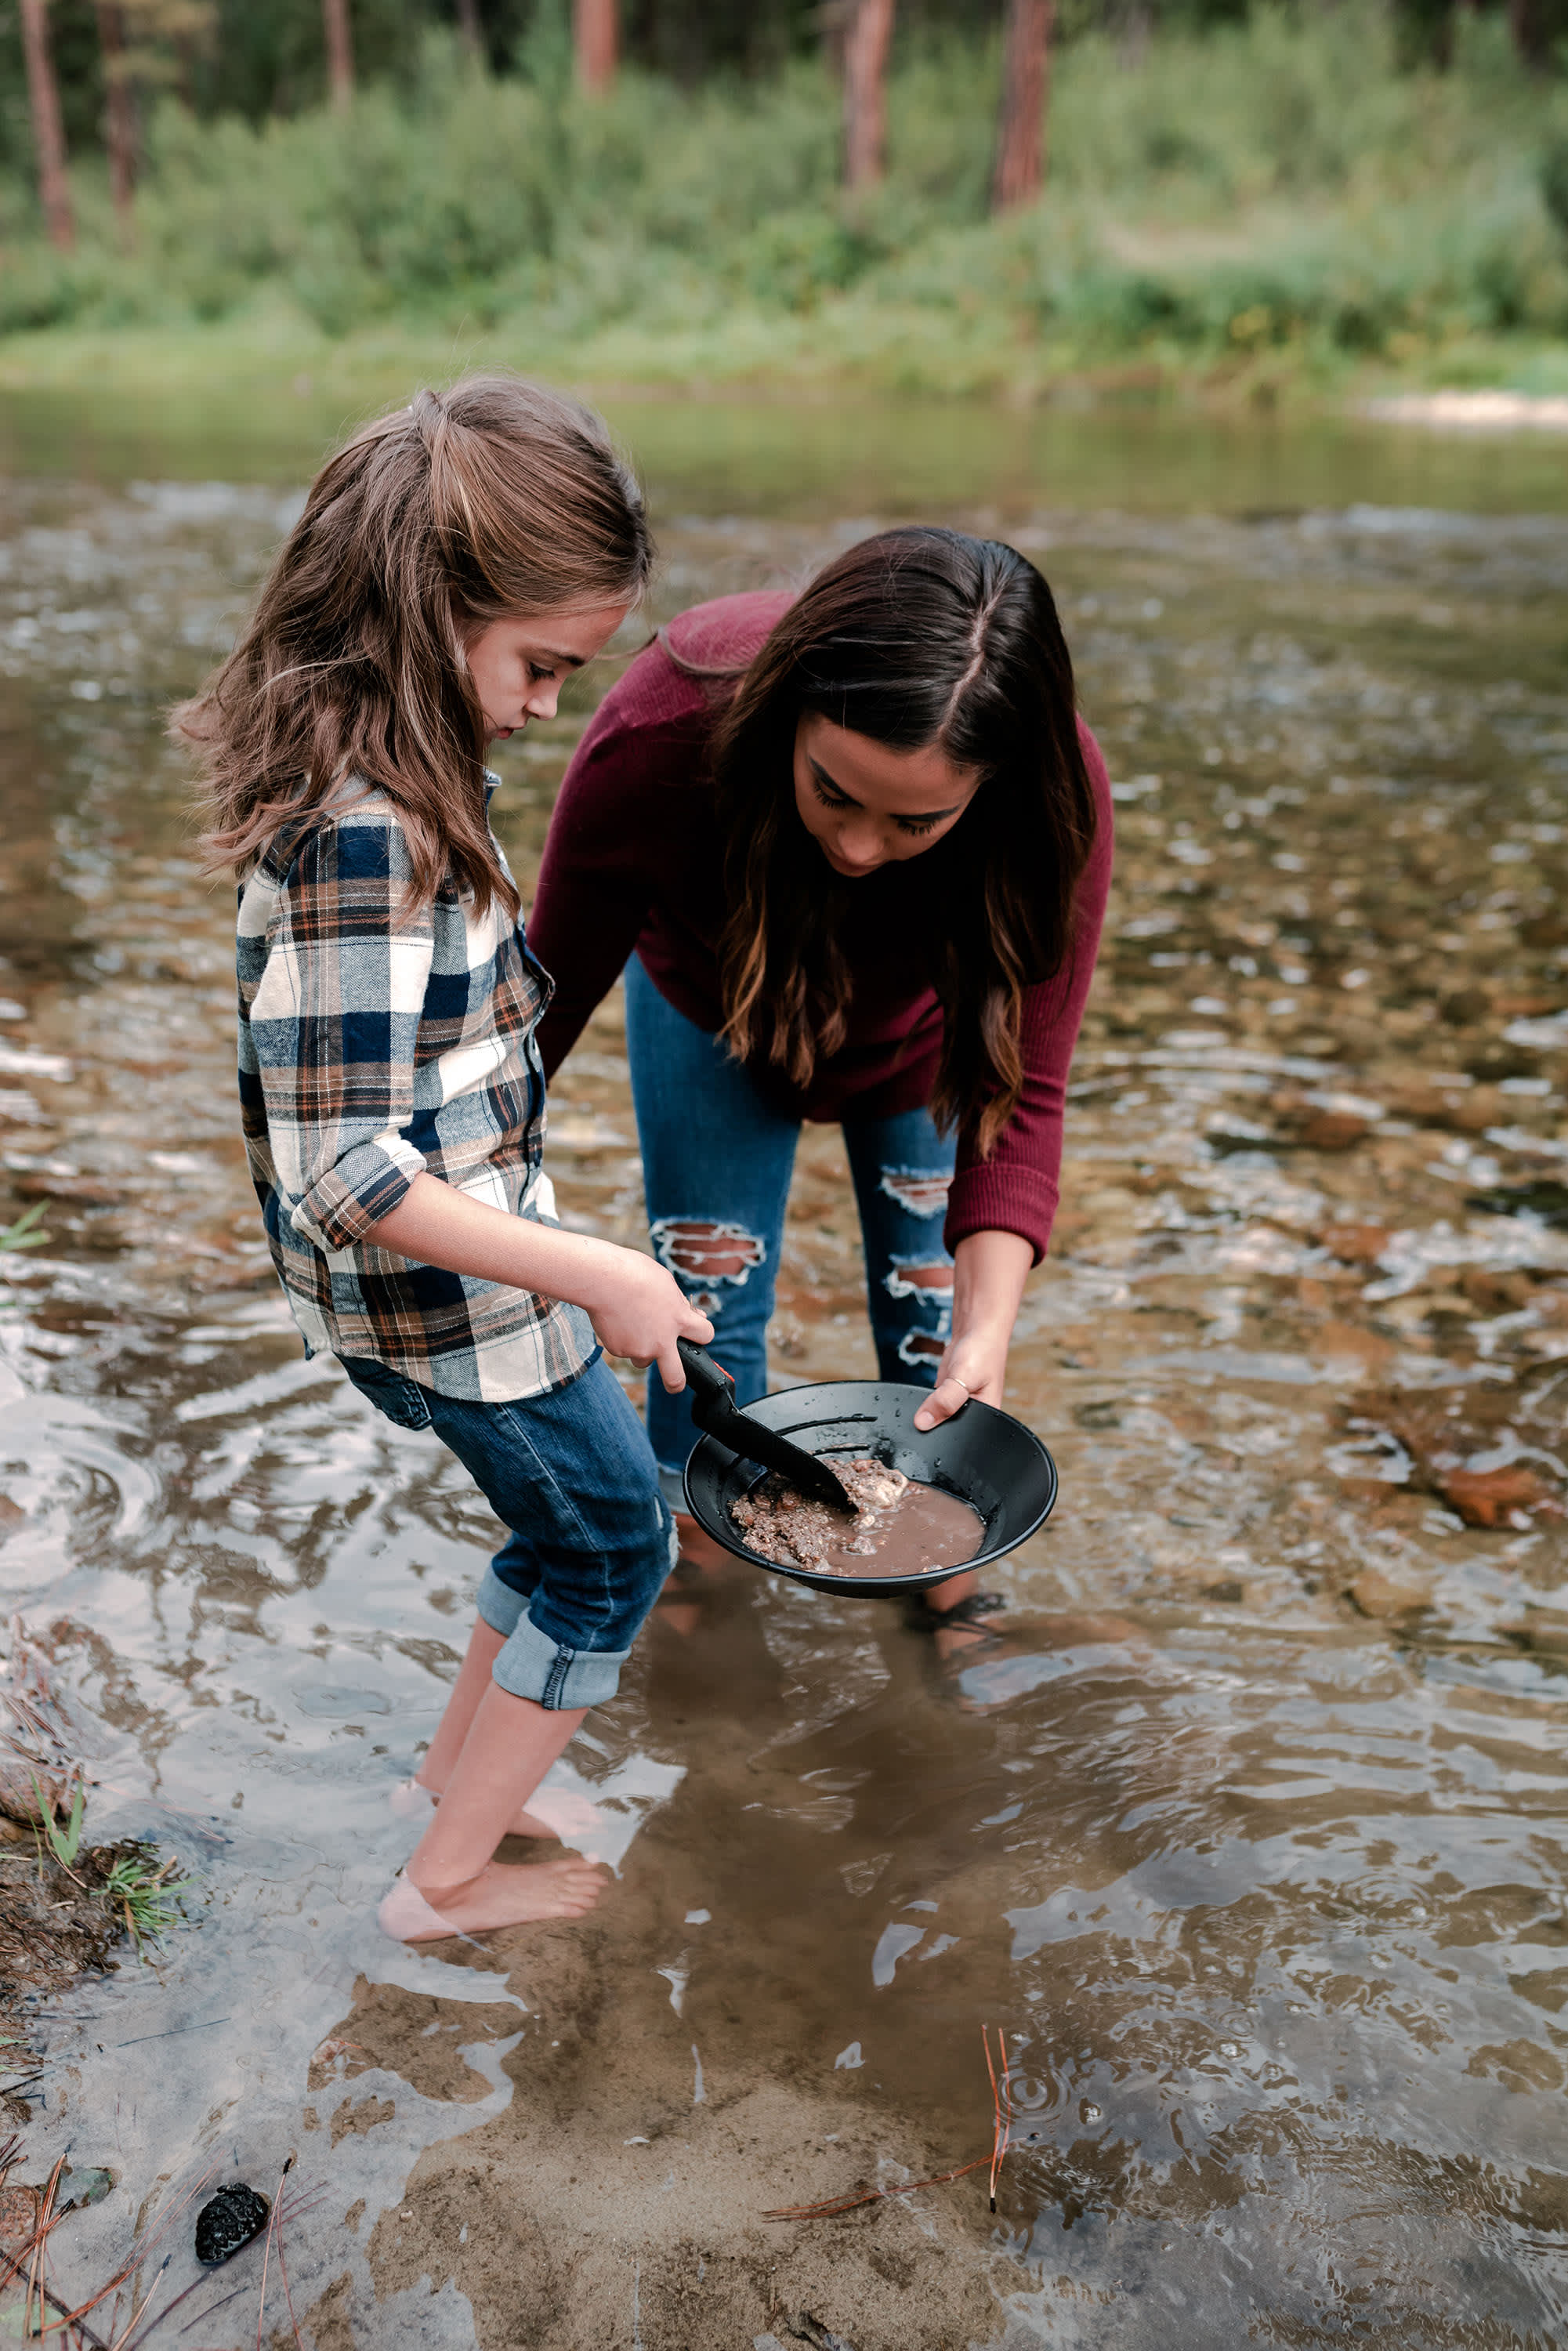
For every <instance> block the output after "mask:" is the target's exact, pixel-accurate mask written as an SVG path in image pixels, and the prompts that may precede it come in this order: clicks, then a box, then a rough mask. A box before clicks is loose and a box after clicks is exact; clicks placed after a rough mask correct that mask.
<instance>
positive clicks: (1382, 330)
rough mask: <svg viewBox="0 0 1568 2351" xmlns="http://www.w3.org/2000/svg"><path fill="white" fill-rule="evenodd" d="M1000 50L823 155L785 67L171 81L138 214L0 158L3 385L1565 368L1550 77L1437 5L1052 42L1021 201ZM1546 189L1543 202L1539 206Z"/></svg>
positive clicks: (1567, 118) (808, 83)
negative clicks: (120, 214)
mask: <svg viewBox="0 0 1568 2351" xmlns="http://www.w3.org/2000/svg"><path fill="white" fill-rule="evenodd" d="M996 77H997V59H996V57H995V54H994V52H992V51H989V50H987V49H985V48H982V47H978V46H975V45H971V46H967V47H965V46H957V47H948V48H946V49H944V50H941V51H932V52H930V53H928V54H925V55H915V56H913V57H910V58H908V59H907V60H906V61H905V62H904V64H903V65H902V66H901V67H900V68H899V69H898V71H897V72H896V73H895V75H894V78H893V82H892V86H891V89H890V102H889V171H888V177H887V180H886V183H885V184H884V185H883V187H882V188H881V189H880V190H878V191H876V192H875V193H873V195H872V196H871V197H870V198H868V199H866V200H864V201H862V202H860V203H856V204H852V203H851V202H849V201H848V200H847V199H846V198H845V197H844V196H843V195H842V194H841V192H839V191H838V189H837V187H836V171H837V109H836V101H835V96H834V93H833V91H832V90H831V88H830V86H829V85H828V83H827V81H826V79H825V78H824V76H823V75H822V74H821V71H820V70H819V69H818V68H815V67H814V66H811V65H809V64H798V65H796V66H794V67H792V68H789V70H788V71H786V72H785V73H783V74H782V75H780V76H779V78H776V79H774V80H772V81H770V82H768V83H767V84H764V85H758V86H740V85H737V86H733V87H726V86H713V87H709V88H707V89H704V90H700V91H697V92H695V93H694V92H691V91H688V90H684V89H675V88H674V86H672V85H668V84H664V83H661V82H659V81H657V80H655V79H653V78H648V77H645V76H637V75H632V74H628V75H626V76H624V77H623V78H622V81H621V83H620V85H619V86H618V88H617V89H616V91H615V93H614V94H613V96H612V98H611V99H609V100H608V101H606V102H602V103H600V104H592V103H590V102H588V101H585V100H583V99H580V98H579V97H577V96H576V95H575V94H573V93H572V92H570V90H566V89H560V88H559V87H554V86H547V85H545V84H543V83H536V82H531V81H529V80H528V79H527V78H521V77H514V78H506V79H489V78H476V77H475V76H474V75H473V74H471V72H470V71H469V70H468V69H467V68H465V67H464V66H463V65H462V64H461V63H460V62H459V60H458V58H457V57H456V55H455V52H454V51H453V50H452V49H451V48H450V47H444V46H443V45H442V44H441V43H439V42H436V43H434V45H433V46H432V47H431V49H430V52H429V57H428V60H427V70H426V72H425V73H424V75H423V78H422V79H421V82H420V85H419V89H420V95H419V97H418V99H417V101H414V100H411V99H406V98H403V97H400V96H399V95H398V94H397V93H395V92H394V91H392V89H372V90H369V91H367V92H366V93H365V94H363V95H362V96H361V99H360V100H359V102H358V104H357V106H356V108H355V110H354V112H353V114H352V116H351V117H350V119H349V120H347V121H344V120H340V119H338V118H333V117H329V116H327V115H324V114H308V115H302V116H299V117H298V118H296V119H294V120H288V121H277V122H271V123H268V124H266V125H264V126H263V127H262V128H261V129H260V130H256V131H253V130H252V129H250V128H249V127H248V126H246V125H245V124H243V123H241V122H238V121H235V120H229V121H220V122H216V123H211V124H205V125H203V124H199V123H197V122H195V121H193V120H191V119H190V118H189V117H187V116H184V115H182V114H181V113H180V112H179V111H178V110H174V109H172V108H169V109H166V110H164V111H163V112H162V114H161V115H159V116H158V117H157V119H156V120H155V121H154V123H153V125H152V133H151V156H150V164H149V170H148V173H147V176H146V179H145V182H144V185H143V188H142V191H141V196H140V198H139V220H138V228H139V246H138V250H137V251H136V253H135V254H134V255H132V256H123V255H121V254H120V253H119V252H118V251H117V249H116V246H115V243H114V237H113V231H112V224H111V221H110V216H109V213H108V207H107V200H106V196H105V194H104V192H103V190H102V189H101V188H100V187H99V186H98V185H97V184H96V183H93V182H92V181H91V180H90V179H86V178H84V177H83V175H81V174H79V173H78V193H79V205H80V211H81V215H82V222H83V235H82V241H81V247H80V250H79V253H78V256H75V257H74V258H72V259H69V260H62V259H60V258H59V257H58V256H55V255H54V254H52V253H51V252H50V251H49V250H48V249H47V247H45V246H43V245H42V244H41V242H40V241H39V239H38V236H37V228H36V224H35V223H34V222H33V220H32V217H31V198H30V196H29V195H28V194H27V193H26V191H24V190H21V189H19V188H16V187H15V186H12V187H11V188H9V189H6V188H5V187H4V185H0V238H3V239H4V243H5V248H6V249H5V265H6V266H5V269H4V271H3V272H0V382H9V383H12V384H16V385H22V384H39V383H43V382H49V381H53V382H68V381H103V382H105V383H106V385H107V386H109V387H112V386H114V385H120V386H122V387H124V388H125V389H127V390H134V389H136V388H138V387H143V388H155V387H156V386H157V385H158V384H159V383H160V382H164V383H167V382H170V381H174V382H182V383H184V384H186V385H187V386H191V387H195V386H199V385H200V384H202V383H204V382H208V381H210V382H213V383H214V384H215V383H218V382H223V381H228V382H230V383H232V382H234V381H239V380H245V381H255V382H256V383H258V384H259V383H262V382H266V383H269V384H276V383H279V382H286V381H289V380H290V378H291V376H293V375H308V376H309V377H310V378H311V379H312V381H313V382H314V381H328V382H330V383H331V384H332V385H334V386H335V387H339V388H340V389H341V391H342V392H343V394H344V396H345V398H346V399H348V400H349V401H350V402H355V401H357V400H360V399H361V398H363V399H366V400H368V401H370V402H373V400H374V399H375V398H376V397H377V396H379V393H380V392H381V388H382V385H383V384H384V385H385V386H386V387H387V388H388V389H389V390H390V389H395V388H398V387H401V385H402V384H403V383H404V382H406V381H407V378H408V375H409V374H410V373H411V372H423V373H433V374H441V373H445V372H449V371H451V369H452V368H453V367H454V366H455V365H456V364H459V363H462V362H463V361H465V360H469V359H471V358H475V357H494V358H500V359H505V360H507V361H509V362H510V363H512V364H517V365H522V366H526V367H532V368H535V369H537V370H538V371H542V372H549V373H552V374H555V375H557V376H562V375H564V376H568V377H570V378H573V379H575V380H577V381H584V382H590V383H594V384H598V385H613V384H618V383H619V384H636V385H643V386H671V387H676V386H685V385H694V384H697V385H702V384H712V385H747V384H758V383H764V384H768V385H770V386H779V387H783V388H792V389H805V388H810V387H811V386H814V385H824V384H842V383H852V384H859V385H862V386H864V387H866V388H868V389H873V390H875V391H878V392H914V393H923V392H939V393H947V394H960V393H991V392H1007V393H1009V394H1011V395H1012V396H1014V397H1019V398H1029V397H1031V396H1034V395H1038V394H1043V393H1046V392H1049V391H1050V390H1051V388H1052V387H1053V386H1054V385H1057V384H1059V383H1061V381H1064V380H1080V381H1089V382H1091V383H1099V384H1103V385H1113V384H1117V383H1123V384H1133V383H1139V382H1142V383H1155V384H1157V383H1164V382H1166V381H1199V382H1202V383H1203V384H1205V385H1206V386H1207V387H1208V388H1210V389H1211V390H1214V391H1218V392H1222V393H1223V392H1228V393H1230V394H1232V395H1234V396H1237V397H1240V398H1260V397H1261V398H1267V397H1270V396H1272V395H1274V394H1276V393H1278V392H1283V391H1288V390H1291V389H1294V388H1298V387H1301V388H1305V389H1307V390H1309V391H1310V390H1314V389H1323V390H1327V389H1333V388H1334V387H1336V386H1339V385H1342V384H1343V383H1344V382H1345V381H1347V380H1348V379H1349V378H1350V377H1351V376H1353V375H1356V376H1360V377H1367V376H1369V375H1370V376H1377V377H1385V378H1390V379H1393V378H1397V379H1400V380H1404V381H1434V382H1436V381H1443V382H1449V381H1474V380H1477V370H1478V366H1479V368H1480V371H1481V373H1482V375H1483V376H1484V379H1485V380H1487V381H1510V380H1512V379H1513V378H1515V377H1517V376H1518V375H1519V373H1520V371H1527V372H1528V371H1533V372H1534V374H1535V375H1536V376H1537V377H1538V378H1542V379H1544V380H1546V388H1552V384H1554V383H1555V381H1557V380H1558V376H1557V370H1558V367H1559V364H1560V355H1561V351H1562V349H1563V344H1564V341H1565V340H1568V226H1565V225H1564V224H1563V222H1562V220H1561V219H1558V218H1554V217H1553V214H1552V209H1550V208H1549V205H1548V203H1547V202H1546V201H1545V199H1544V197H1543V193H1542V190H1543V186H1544V187H1545V188H1547V189H1548V190H1551V189H1552V188H1554V186H1555V182H1554V181H1553V178H1552V157H1553V155H1554V154H1557V153H1560V152H1563V146H1562V142H1563V141H1564V140H1565V139H1568V89H1564V87H1563V85H1561V84H1557V83H1553V82H1552V81H1542V80H1535V81H1532V80H1531V79H1530V78H1527V77H1526V76H1524V75H1523V74H1522V73H1521V71H1520V70H1519V68H1518V67H1517V64H1516V63H1515V61H1514V58H1513V56H1512V53H1511V49H1510V47H1509V44H1508V38H1507V33H1506V27H1505V26H1504V24H1503V22H1502V20H1501V18H1500V16H1497V15H1488V16H1478V15H1475V14H1473V13H1471V12H1469V11H1467V12H1462V14H1461V16H1460V19H1459V38H1458V55H1457V57H1456V60H1455V64H1454V67H1453V69H1452V70H1451V72H1449V73H1448V74H1445V75H1437V74H1434V73H1431V72H1419V73H1415V74H1406V73H1401V72H1399V71H1398V70H1396V61H1395V54H1394V43H1393V35H1392V30H1391V26H1390V24H1389V21H1388V19H1387V18H1386V16H1385V15H1384V14H1383V13H1381V12H1380V10H1379V9H1378V8H1376V7H1375V5H1372V0H1340V5H1338V6H1336V7H1334V8H1333V9H1323V10H1320V11H1316V12H1314V13H1313V14H1312V15H1311V16H1305V15H1301V14H1297V13H1292V12H1288V11H1287V10H1285V9H1284V8H1282V7H1276V6H1269V5H1265V6H1262V7H1260V9H1259V10H1258V11H1257V12H1256V13H1255V14H1254V15H1253V16H1251V18H1250V19H1249V21H1248V22H1246V23H1244V24H1240V25H1236V26H1227V27H1222V28H1218V29H1216V30H1213V31H1210V32H1208V33H1207V34H1199V33H1197V32H1190V31H1189V32H1181V31H1176V30H1169V31H1166V32H1163V33H1161V34H1159V35H1157V36H1156V37H1155V38H1154V39H1153V40H1152V41H1151V42H1150V43H1149V44H1148V46H1147V47H1146V49H1145V52H1144V54H1143V55H1142V57H1140V58H1138V59H1137V60H1135V61H1130V60H1129V59H1128V57H1126V56H1125V55H1124V54H1123V53H1122V52H1121V51H1120V50H1119V49H1118V47H1117V46H1116V44H1115V43H1114V42H1113V40H1111V39H1110V38H1109V37H1107V36H1104V35H1101V34H1093V35H1086V36H1084V37H1081V38H1078V39H1076V40H1074V41H1072V42H1071V43H1070V44H1068V45H1067V46H1066V47H1064V48H1063V49H1062V51H1061V56H1060V57H1059V59H1058V65H1057V71H1056V76H1055V86H1054V90H1053V95H1052V107H1051V174H1050V184H1049V188H1048V192H1047V194H1046V196H1045V198H1044V200H1043V201H1042V203H1041V204H1040V205H1038V206H1037V207H1035V208H1034V209H1032V210H1030V212H1028V213H1026V214H1020V215H1019V216H1017V217H1015V218H1013V219H1011V220H1009V221H1005V222H999V223H993V222H990V221H988V219H987V218H986V217H985V191H986V183H987V175H988V163H989V155H990V142H991V132H992V120H993V113H994V106H995V97H996ZM1560 209H1561V207H1560V206H1559V210H1560Z"/></svg>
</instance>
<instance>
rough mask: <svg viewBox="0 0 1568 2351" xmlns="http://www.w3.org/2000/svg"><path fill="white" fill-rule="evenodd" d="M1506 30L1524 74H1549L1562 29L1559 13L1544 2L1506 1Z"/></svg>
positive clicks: (1542, 0)
mask: <svg viewBox="0 0 1568 2351" xmlns="http://www.w3.org/2000/svg"><path fill="white" fill-rule="evenodd" d="M1508 28H1509V31H1510V32H1511V34H1512V35H1513V46H1514V48H1515V49H1516V50H1517V52H1518V55H1519V61H1520V63H1521V65H1522V66H1523V67H1524V68H1526V70H1527V71H1528V72H1530V73H1532V74H1547V73H1550V72H1551V70H1552V54H1553V52H1554V50H1555V49H1556V47H1557V43H1558V41H1559V39H1560V38H1561V37H1562V32H1563V21H1562V14H1561V11H1560V10H1558V9H1555V8H1552V7H1549V6H1548V5H1545V0H1508Z"/></svg>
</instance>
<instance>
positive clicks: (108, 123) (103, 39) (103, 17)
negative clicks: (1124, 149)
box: [98, 0, 136, 246]
mask: <svg viewBox="0 0 1568 2351" xmlns="http://www.w3.org/2000/svg"><path fill="white" fill-rule="evenodd" d="M98 39H99V48H100V49H101V50H102V52H103V86H104V133H105V140H104V143H105V145H106V146H107V147H108V149H109V192H110V195H111V196H112V197H113V199H114V216H115V219H116V220H117V221H118V222H119V224H120V240H121V242H122V243H123V244H125V245H128V246H129V245H131V243H132V242H133V241H134V237H135V226H134V223H133V220H132V217H131V197H132V196H133V194H134V193H135V189H136V99H135V96H134V93H133V92H132V90H131V72H130V60H129V59H128V58H127V57H126V54H125V18H124V16H122V15H121V13H120V9H119V7H118V6H117V5H115V0H98Z"/></svg>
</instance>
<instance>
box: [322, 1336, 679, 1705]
mask: <svg viewBox="0 0 1568 2351" xmlns="http://www.w3.org/2000/svg"><path fill="white" fill-rule="evenodd" d="M339 1361H340V1363H341V1364H342V1366H343V1369H344V1370H345V1371H346V1372H347V1373H348V1374H349V1377H350V1379H351V1380H352V1381H353V1383H354V1385H355V1386H356V1387H357V1388H358V1389H359V1391H360V1393H361V1395H364V1396H368V1397H369V1398H370V1401H371V1404H373V1405H375V1406H376V1408H377V1410H378V1411H379V1412H382V1413H384V1414H385V1415H386V1417H387V1418H388V1419H389V1420H390V1421H393V1422H395V1423H396V1425H397V1426H398V1427H399V1428H429V1429H434V1432H435V1434H436V1436H437V1437H440V1438H441V1440H442V1442H443V1444H444V1445H447V1446H450V1447H451V1449H452V1451H453V1452H454V1453H455V1454H456V1456H457V1458H458V1459H459V1461H461V1462H462V1464H463V1466H464V1468H465V1469H466V1470H467V1471H468V1472H469V1474H470V1476H471V1477H472V1478H473V1479H474V1482H475V1484H476V1486H477V1487H478V1488H479V1490H480V1492H481V1493H482V1494H483V1495H484V1497H485V1499H486V1501H487V1502H488V1503H489V1505H490V1508H491V1509H492V1510H494V1511H495V1513H496V1516H497V1518H498V1519H499V1520H501V1522H502V1524H503V1525H504V1526H508V1527H510V1528H511V1529H512V1537H511V1541H509V1542H507V1543H504V1544H503V1545H502V1547H501V1549H500V1550H499V1551H498V1552H497V1553H496V1556H495V1558H494V1559H493V1560H492V1561H491V1562H490V1564H489V1566H488V1567H487V1568H486V1571H485V1580H484V1582H483V1583H481V1585H480V1587H479V1614H480V1615H481V1616H482V1617H483V1618H484V1620H485V1622H486V1625H489V1626H490V1627H491V1629H492V1630H493V1631H494V1632H497V1633H499V1634H501V1635H504V1636H505V1643H506V1646H504V1648H503V1649H502V1651H501V1654H500V1656H498V1657H497V1660H496V1664H495V1667H494V1672H495V1677H496V1679H497V1681H498V1682H499V1683H500V1685H501V1687H502V1688H503V1689H505V1690H509V1691H510V1692H511V1693H512V1696H513V1697H514V1698H533V1699H534V1700H535V1701H536V1703H537V1704H538V1705H539V1706H543V1707H549V1708H568V1707H579V1706H600V1705H602V1703H603V1702H604V1700H605V1699H606V1698H613V1697H614V1695H615V1691H616V1688H617V1687H618V1685H619V1682H620V1678H621V1668H622V1666H623V1665H624V1664H625V1662H626V1659H627V1657H628V1656H630V1654H631V1650H632V1642H633V1640H635V1638H636V1636H637V1632H638V1629H639V1627H640V1626H641V1625H642V1623H643V1618H644V1617H645V1616H646V1615H647V1614H648V1611H649V1609H650V1608H652V1606H653V1603H654V1601H655V1600H656V1599H657V1597H658V1594H659V1589H660V1586H661V1585H662V1584H663V1583H664V1578H665V1576H666V1575H667V1574H668V1573H669V1572H670V1569H671V1568H672V1567H673V1566H674V1559H675V1524H674V1519H673V1518H672V1516H671V1514H670V1510H669V1507H668V1505H667V1504H666V1502H665V1501H664V1497H663V1495H662V1494H661V1493H660V1491H659V1474H658V1470H657V1468H656V1467H655V1465H654V1461H653V1450H652V1448H651V1447H650V1446H649V1443H648V1440H647V1437H645V1436H644V1435H643V1425H642V1423H641V1421H640V1420H639V1419H638V1417H637V1416H636V1414H635V1413H634V1412H633V1411H632V1406H631V1405H630V1404H628V1402H627V1400H626V1396H625V1394H624V1392H623V1391H622V1387H621V1384H620V1382H619V1381H618V1380H617V1379H616V1377H615V1374H613V1372H612V1370H611V1369H610V1366H609V1364H606V1362H605V1361H604V1358H603V1356H602V1355H599V1354H596V1355H594V1356H593V1357H592V1358H591V1361H590V1363H589V1364H588V1365H587V1368H586V1369H585V1370H583V1371H581V1372H580V1373H579V1374H578V1375H577V1377H576V1378H575V1379H574V1380H570V1381H569V1382H568V1383H567V1384H566V1385H565V1386H564V1387H560V1388H555V1389H552V1390H551V1391H550V1393H549V1395H538V1396H526V1397H524V1398H522V1399H521V1401H519V1402H518V1403H516V1404H472V1403H469V1402H467V1401H466V1400H465V1399H464V1398H461V1397H455V1396H444V1395H436V1394H435V1393H434V1390H433V1389H431V1388H427V1387H423V1386H422V1385H421V1384H420V1383H419V1382H418V1381H417V1380H411V1379H407V1378H405V1377H404V1375H403V1374H402V1373H401V1372H394V1371H391V1370H389V1369H388V1367H387V1366H386V1364H378V1363H376V1362H373V1361H372V1360H371V1359H370V1358H369V1357H366V1356H362V1355H343V1356H340V1358H339Z"/></svg>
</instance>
